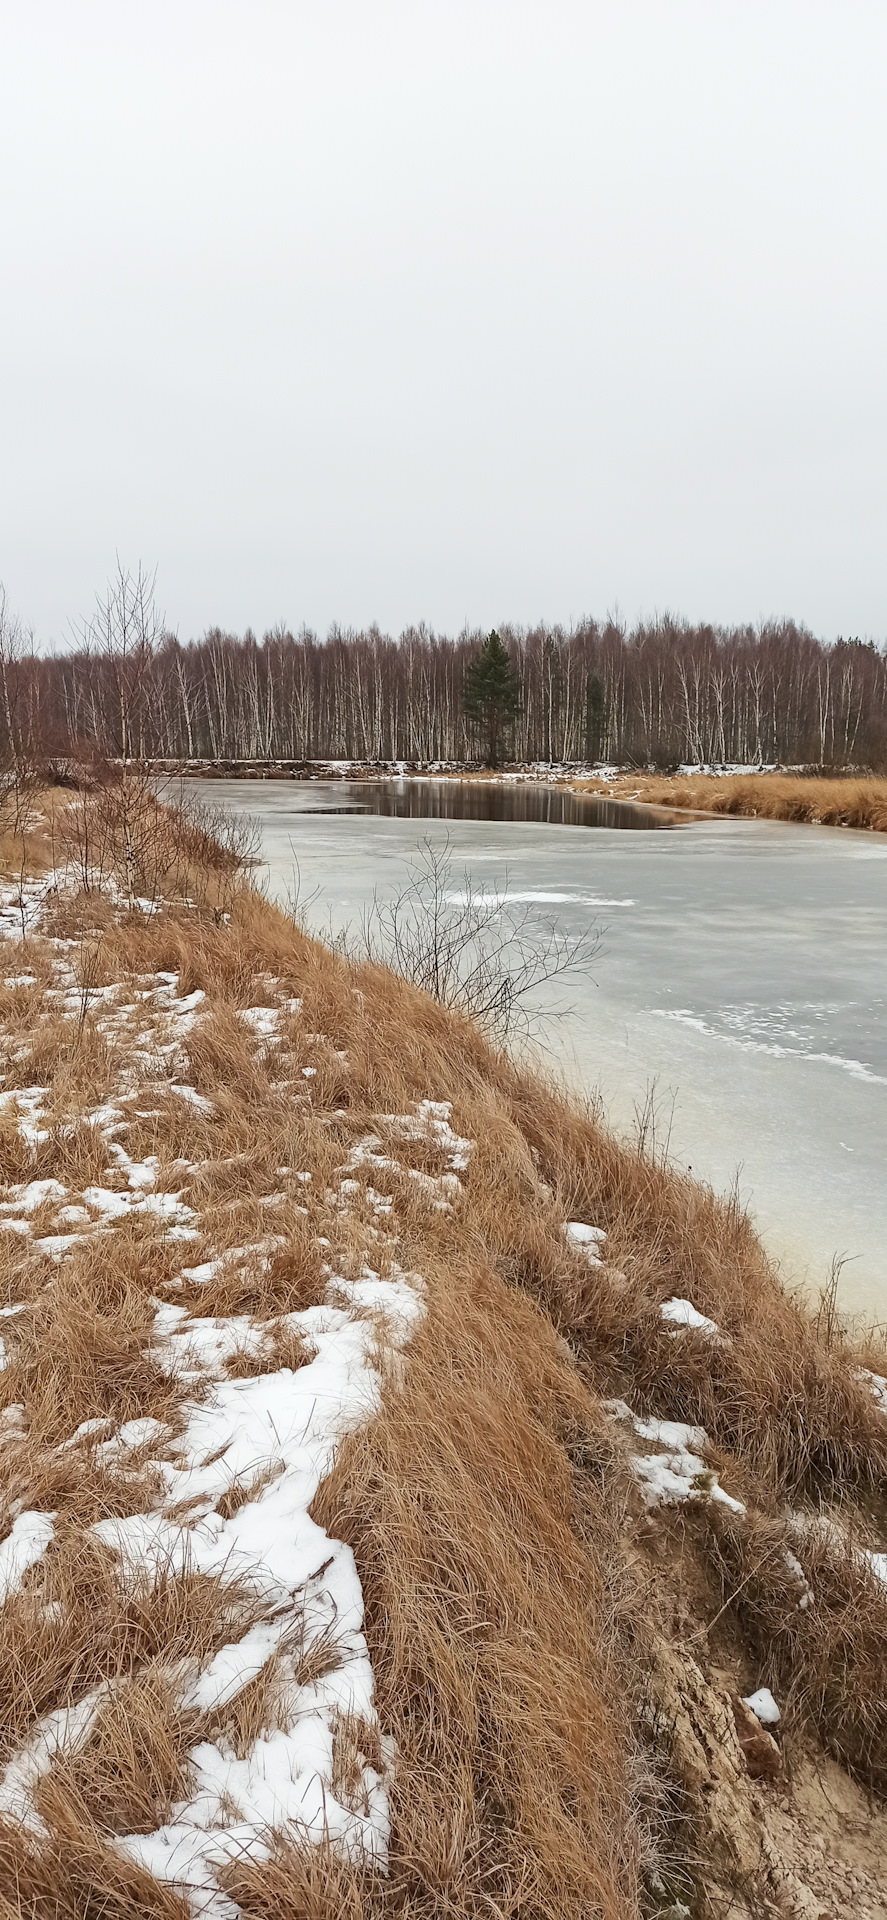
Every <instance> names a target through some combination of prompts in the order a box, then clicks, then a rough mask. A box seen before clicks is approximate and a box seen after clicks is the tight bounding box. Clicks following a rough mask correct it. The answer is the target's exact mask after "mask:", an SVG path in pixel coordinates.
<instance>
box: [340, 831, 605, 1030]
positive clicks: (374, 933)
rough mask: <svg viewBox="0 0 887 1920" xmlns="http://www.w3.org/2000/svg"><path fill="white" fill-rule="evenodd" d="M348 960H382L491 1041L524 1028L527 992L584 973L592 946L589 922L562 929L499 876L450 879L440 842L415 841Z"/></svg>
mask: <svg viewBox="0 0 887 1920" xmlns="http://www.w3.org/2000/svg"><path fill="white" fill-rule="evenodd" d="M341 944H342V947H343V949H344V951H345V952H346V953H348V954H350V956H351V957H352V958H359V959H363V960H369V961H371V962H373V963H374V964H375V965H377V966H387V967H392V968H393V969H394V971H395V972H396V973H399V974H401V975H402V976H403V978H404V979H405V980H409V981H411V982H412V984H413V985H414V986H416V987H420V988H421V989H422V990H423V992H425V993H429V994H430V995H431V997H432V999H434V1000H437V1001H439V1003H440V1004H441V1005H442V1006H444V1007H454V1008H458V1009H459V1010H460V1011H461V1012H462V1013H465V1014H467V1015H468V1017H469V1019H471V1020H474V1021H475V1022H476V1023H477V1024H478V1026H480V1027H482V1028H483V1029H484V1030H485V1032H487V1033H489V1034H490V1035H491V1036H492V1037H493V1038H494V1039H495V1040H497V1041H498V1042H499V1043H500V1044H504V1042H506V1041H507V1040H509V1039H512V1038H514V1037H515V1036H516V1035H518V1036H520V1035H523V1034H525V1033H526V1032H527V1030H528V1023H529V1009H528V1006H527V1002H528V1001H529V999H530V996H531V995H532V994H533V993H534V992H535V991H536V990H537V989H539V988H540V987H543V986H545V985H547V984H548V982H550V981H552V980H555V979H559V978H562V977H563V976H564V975H566V974H576V973H587V972H588V970H589V968H590V967H591V964H592V962H593V960H594V958H595V956H596V954H597V953H598V952H599V949H600V944H601V935H600V931H599V929H598V928H597V927H596V926H592V927H590V928H589V929H588V930H587V931H586V932H583V933H581V934H578V935H571V936H566V935H564V933H563V932H562V931H561V929H560V928H559V927H558V926H557V924H556V922H555V921H553V920H539V919H538V918H537V916H536V915H535V914H534V912H533V910H532V908H531V906H529V905H518V906H517V907H515V906H513V905H511V904H510V903H509V900H508V885H507V880H506V882H505V883H504V884H503V885H501V886H500V885H499V884H498V883H497V884H496V885H494V886H493V887H492V888H490V889H487V888H484V887H480V886H478V884H477V882H476V881H475V880H473V879H472V877H471V875H470V874H469V873H468V872H467V871H466V872H465V873H463V874H462V875H461V877H459V878H458V879H457V876H456V873H455V869H454V865H453V861H452V858H451V854H450V847H449V842H446V843H445V844H444V846H443V847H442V848H441V847H437V846H435V844H434V843H433V842H432V841H431V840H425V841H423V843H422V846H421V848H420V850H419V853H418V855H417V856H416V858H415V860H413V861H411V862H410V865H409V878H408V880H407V882H406V884H405V886H403V887H402V888H401V890H400V892H399V893H397V894H396V895H395V896H394V898H393V899H390V900H384V899H381V898H380V897H379V896H378V895H376V896H375V898H374V900H373V905H372V906H371V907H370V908H369V910H368V912H367V913H366V914H365V915H364V917H363V921H362V923H361V928H360V933H359V936H358V938H357V939H356V940H352V939H351V938H350V936H349V935H348V934H346V935H345V936H344V937H343V940H342V942H341Z"/></svg>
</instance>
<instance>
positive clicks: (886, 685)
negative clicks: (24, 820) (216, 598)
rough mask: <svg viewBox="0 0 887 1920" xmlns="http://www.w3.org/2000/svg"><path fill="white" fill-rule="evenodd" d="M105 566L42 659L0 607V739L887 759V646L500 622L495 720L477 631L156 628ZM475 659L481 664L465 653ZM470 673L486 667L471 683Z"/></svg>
mask: <svg viewBox="0 0 887 1920" xmlns="http://www.w3.org/2000/svg"><path fill="white" fill-rule="evenodd" d="M150 588H151V582H150V580H146V578H145V576H144V575H143V574H142V573H139V574H138V575H137V576H135V577H131V576H129V575H128V574H126V573H124V572H122V571H121V572H120V573H119V575H118V577H117V579H116V580H115V581H114V582H113V583H112V585H111V587H110V588H109V592H108V596H107V598H106V599H105V600H102V601H100V603H99V608H98V613H97V615H96V617H95V619H94V620H93V621H92V622H91V623H90V625H89V627H88V628H87V629H85V630H84V634H83V641H82V644H80V645H78V646H76V647H75V648H74V650H73V651H71V652H68V653H59V654H56V655H52V656H44V657H39V656H36V655H35V654H34V653H33V651H32V650H30V649H29V648H28V647H27V646H26V645H24V644H23V643H22V635H21V633H20V631H19V630H18V629H17V628H16V627H15V624H14V623H13V622H11V621H10V619H9V617H8V616H7V615H5V614H2V613H0V738H5V751H6V753H7V756H8V753H9V751H10V750H11V749H12V748H14V747H15V746H16V743H17V747H18V750H19V751H21V752H24V751H25V750H26V749H28V750H30V751H32V752H38V751H39V752H41V753H43V754H44V755H61V754H64V753H70V752H75V753H77V752H86V751H92V752H99V753H102V754H104V755H107V756H109V757H114V758H121V757H122V758H124V759H126V758H128V757H130V756H132V757H137V758H152V759H162V760H174V761H187V760H204V761H213V762H233V761H244V760H246V761H280V760H283V761H306V760H357V761H366V762H374V761H391V760H402V761H406V762H410V763H417V762H418V763H422V764H426V765H427V764H428V763H433V762H435V761H459V762H465V761H472V760H479V759H484V758H489V757H490V740H491V738H492V739H493V743H494V755H495V757H496V758H500V757H501V758H504V759H509V760H515V761H543V762H592V761H599V762H600V761H604V762H618V763H620V764H629V765H637V766H653V767H657V768H668V767H673V766H676V765H678V764H680V763H682V762H693V763H699V762H718V761H742V762H755V763H761V762H764V763H766V762H772V761H775V762H781V763H783V764H803V765H821V766H829V767H831V766H847V765H854V766H866V767H871V768H885V767H887V654H885V652H884V650H883V649H881V648H878V647H876V646H875V645H874V643H873V642H871V641H861V640H856V639H853V640H838V641H836V642H835V643H833V644H830V645H829V644H825V643H824V642H823V641H821V640H818V639H816V638H815V636H814V635H813V634H812V633H810V632H808V631H807V630H806V629H805V628H804V627H800V626H797V625H795V624H794V622H792V621H782V622H779V623H774V624H771V625H763V626H760V627H754V628H753V627H730V628H727V627H713V626H692V625H690V624H689V623H687V622H684V621H680V620H675V619H670V618H666V619H659V620H656V621H650V622H644V623H641V624H639V625H637V626H635V627H634V628H632V629H631V630H630V631H629V630H627V629H626V628H623V627H621V626H619V625H617V624H616V623H615V622H613V621H612V620H609V621H604V622H598V621H596V620H590V619H589V620H582V621H580V622H579V623H578V625H576V626H575V627H573V628H571V629H570V630H569V631H568V630H566V629H564V628H562V627H558V626H553V627H546V626H536V627H529V628H515V627H505V626H503V627H501V628H500V629H499V635H500V637H501V642H502V646H503V648H504V650H505V653H506V654H507V660H508V667H509V671H510V682H509V684H508V686H507V687H506V691H505V693H504V695H503V699H502V701H501V702H500V703H499V706H498V707H497V710H496V714H495V721H494V724H493V726H492V731H491V708H490V692H489V684H490V683H489V673H490V671H493V673H494V677H495V673H496V672H499V671H500V669H499V668H498V667H496V665H495V662H493V665H492V667H490V663H489V662H487V664H486V666H484V663H483V645H484V639H485V636H484V635H483V634H481V633H462V634H460V635H459V636H458V638H454V639H451V638H447V637H446V636H444V635H441V634H436V633H433V632H432V631H430V630H429V629H428V628H427V627H425V626H420V627H410V628H408V629H407V630H406V631H405V632H404V633H402V634H400V636H399V637H398V638H396V639H395V638H392V637H391V636H389V635H387V634H383V633H380V632H379V630H378V629H377V628H375V627H371V628H369V629H368V630H366V631H361V632H353V631H348V632H343V631H341V630H340V629H339V628H337V627H334V628H333V629H332V630H331V632H330V633H329V634H328V635H327V636H326V638H325V639H320V638H318V636H317V635H316V634H314V633H311V632H309V631H308V630H307V629H304V628H303V629H302V630H301V631H300V632H299V633H296V634H294V633H291V632H290V631H289V630H288V629H287V628H285V627H277V628H275V629H273V630H272V631H271V632H270V633H266V634H265V636H264V638H263V639H262V640H258V639H256V637H255V636H254V635H253V634H252V633H251V632H247V633H246V634H244V635H242V636H238V635H236V634H229V633H223V632H221V631H220V630H219V629H218V628H213V629H211V630H210V631H209V632H207V633H206V634H204V636H203V637H202V639H199V640H191V641H188V642H185V643H183V642H181V641H180V640H178V639H177V638H176V637H175V636H173V635H171V634H169V633H168V632H165V631H164V630H163V625H162V622H161V621H160V620H159V618H158V616H157V614H156V612H155V609H154V604H153V598H152V595H151V591H150ZM479 661H480V662H481V668H480V669H479V668H478V662H479ZM485 674H486V679H485V677H484V676H485Z"/></svg>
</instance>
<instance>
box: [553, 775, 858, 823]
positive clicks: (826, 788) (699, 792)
mask: <svg viewBox="0 0 887 1920" xmlns="http://www.w3.org/2000/svg"><path fill="white" fill-rule="evenodd" d="M577 790H580V791H584V792H591V791H597V790H598V789H597V788H595V786H594V783H593V782H591V781H583V782H581V783H577ZM600 791H601V792H603V791H606V792H607V793H608V794H611V795H613V796H614V797H615V798H616V799H620V798H629V797H631V798H632V799H634V798H637V799H639V800H644V801H646V802H647V803H648V804H649V805H651V806H657V807H681V808H684V809H686V810H688V811H693V810H699V811H702V812H705V813H727V814H744V815H747V816H752V817H754V818H756V819H759V820H796V821H806V822H813V823H815V824H817V825H819V826H824V827H858V828H868V829H870V830H871V831H872V832H874V833H887V780H885V779H879V778H874V777H873V778H870V779H860V778H859V777H858V776H857V775H855V774H842V775H838V776H836V777H832V778H829V777H825V778H821V777H819V776H818V775H816V776H810V775H804V774H794V773H737V774H723V775H719V774H704V773H694V774H674V775H670V776H660V775H652V774H638V775H634V774H627V775H624V776H622V777H620V779H619V780H618V781H617V782H615V783H609V782H608V784H607V786H606V789H604V788H600Z"/></svg>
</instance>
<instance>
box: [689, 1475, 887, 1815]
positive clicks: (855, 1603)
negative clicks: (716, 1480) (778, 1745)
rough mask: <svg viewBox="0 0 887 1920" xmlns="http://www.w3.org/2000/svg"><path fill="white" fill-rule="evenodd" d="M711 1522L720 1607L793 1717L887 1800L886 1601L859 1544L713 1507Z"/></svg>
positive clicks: (711, 1549)
mask: <svg viewBox="0 0 887 1920" xmlns="http://www.w3.org/2000/svg"><path fill="white" fill-rule="evenodd" d="M707 1517H708V1525H709V1529H710V1540H709V1561H710V1564H711V1565H713V1566H714V1567H715V1568H716V1570H717V1572H718V1574H719V1576H720V1580H721V1593H722V1602H723V1604H724V1605H725V1606H727V1607H729V1608H730V1610H731V1611H732V1613H733V1615H734V1617H735V1619H736V1621H737V1622H738V1623H739V1625H740V1627H741V1630H742V1634H743V1638H744V1640H745V1643H746V1645H747V1646H748V1647H749V1648H750V1649H751V1650H753V1652H754V1653H755V1654H756V1656H757V1666H758V1671H759V1672H761V1673H764V1674H766V1676H767V1679H768V1683H769V1684H771V1685H772V1686H773V1687H774V1689H778V1691H779V1694H780V1697H781V1698H782V1700H783V1702H784V1705H785V1708H786V1710H787V1712H788V1713H789V1714H791V1715H793V1716H794V1717H795V1718H796V1719H797V1720H798V1721H800V1722H802V1723H803V1722H804V1721H808V1722H810V1723H812V1724H813V1725H814V1726H815V1727H816V1728H817V1730H818V1732H819V1734H820V1736H821V1738H822V1741H823V1744H824V1746H825V1747H826V1748H827V1750H828V1751H829V1752H831V1753H832V1754H833V1755H834V1756H835V1758H836V1759H838V1760H840V1761H841V1762H842V1764H843V1765H844V1766H846V1767H848V1768H849V1769H850V1770H851V1771H852V1772H853V1773H854V1774H855V1775H856V1776H857V1778H859V1779H860V1780H861V1781H862V1782H863V1784H864V1785H865V1786H866V1788H867V1789H868V1790H869V1791H870V1792H873V1793H877V1794H880V1795H881V1796H882V1797H884V1796H887V1693H885V1688H884V1675H885V1672H887V1604H885V1597H884V1586H883V1582H882V1581H881V1580H879V1578H878V1576H877V1575H876V1573H875V1572H874V1571H873V1570H872V1568H871V1567H870V1566H869V1565H868V1564H867V1562H866V1560H865V1558H864V1556H863V1554H862V1552H861V1551H860V1544H859V1539H858V1537H857V1538H856V1539H854V1536H853V1532H852V1531H850V1532H848V1533H847V1534H846V1536H845V1535H843V1534H842V1533H839V1532H838V1531H837V1530H836V1529H834V1528H832V1529H831V1530H830V1531H829V1533H825V1532H823V1533H817V1532H816V1531H815V1530H814V1529H804V1531H803V1533H802V1535H801V1536H800V1538H799V1536H798V1532H797V1529H792V1528H790V1527H787V1526H786V1523H785V1521H784V1520H774V1521H769V1522H768V1521H764V1520H762V1519H761V1518H760V1517H755V1518H753V1519H751V1520H749V1519H746V1520H745V1521H744V1522H742V1523H741V1524H740V1523H739V1522H738V1521H737V1519H736V1517H735V1516H734V1515H732V1514H730V1513H727V1512H725V1511H724V1510H723V1509H717V1508H711V1509H709V1510H708V1515H707ZM786 1549H788V1550H789V1551H790V1552H793V1553H794V1554H795V1555H796V1556H798V1555H800V1556H801V1557H802V1559H801V1563H802V1565H803V1569H804V1574H805V1577H806V1579H807V1581H808V1583H809V1587H810V1591H811V1594H812V1599H811V1601H810V1604H809V1605H807V1606H806V1607H804V1608H802V1607H800V1606H799V1597H800V1596H799V1583H798V1579H797V1576H796V1575H794V1574H793V1573H792V1571H791V1568H790V1565H789V1564H788V1562H787V1560H786Z"/></svg>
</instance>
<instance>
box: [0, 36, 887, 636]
mask: <svg viewBox="0 0 887 1920" xmlns="http://www.w3.org/2000/svg"><path fill="white" fill-rule="evenodd" d="M885 75H887V5H885V4H884V0H872V3H871V4H865V3H864V0H831V4H819V3H818V0H766V3H764V4H760V3H759V0H737V3H736V4H734V3H733V0H699V3H698V4H694V3H693V0H600V3H596V0H464V3H463V0H433V3H431V4H426V3H425V0H280V3H279V4H277V3H275V0H175V4H168V0H151V4H150V5H147V4H144V0H140V4H134V3H133V0H113V3H112V4H104V0H73V4H72V0H3V4H2V9H0V165H2V196H0V274H2V283H3V292H2V300H0V381H2V394H0V399H2V409H0V421H2V461H0V580H4V581H5V583H6V587H7V590H8V593H9V596H10V599H11V601H12V603H13V605H14V606H15V607H16V608H17V609H18V611H19V612H20V613H21V615H22V616H23V618H24V619H25V620H26V621H28V622H29V623H32V624H33V626H34V628H35V631H36V636H37V639H38V642H40V643H41V644H50V643H55V644H64V643H65V640H66V635H67V634H68V632H69V623H70V622H71V621H72V620H76V618H77V617H78V616H80V615H83V614H88V613H89V611H90V609H91V606H92V602H93V594H94V590H95V588H96V587H97V586H99V585H101V584H102V583H103V582H104V581H105V579H106V578H107V576H108V574H109V572H110V571H111V569H112V567H113V565H114V557H115V553H116V552H119V554H120V556H121V558H122V559H124V560H125V561H127V562H128V563H129V564H133V565H134V564H135V563H136V562H137V561H138V560H139V559H140V558H141V559H142V560H143V561H145V562H146V563H147V564H149V565H151V566H154V565H156V566H157V569H158V593H159V597H160V600H161V602H162V605H163V606H164V607H165V609H166V612H167V616H168V620H169V623H170V624H171V626H173V627H174V628H176V629H177V630H178V632H179V634H180V635H181V637H182V638H187V637H189V636H190V635H193V634H197V633H199V632H201V631H203V629H204V628H205V627H207V626H209V625H214V624H219V625H222V626H225V627H228V628H230V629H233V630H242V629H243V628H244V627H246V626H247V625H248V624H251V625H252V626H253V628H254V629H255V630H256V631H258V632H261V631H262V630H263V629H264V628H266V627H268V626H270V625H271V624H273V623H274V622H276V621H278V620H283V621H286V622H288V623H289V624H291V625H292V626H294V627H296V626H298V625H299V624H300V623H301V622H302V621H306V622H307V623H308V624H309V625H312V626H314V627H315V628H317V629H319V630H320V631H321V632H323V631H325V630H326V628H327V627H328V625H329V624H330V623H331V622H332V621H334V620H338V621H339V622H340V623H341V624H342V625H349V624H352V625H366V624H368V623H369V622H370V621H372V620H377V621H378V622H379V624H380V625H381V626H382V627H384V628H387V629H389V630H398V629H399V628H401V627H402V626H404V625H406V624H408V623H409V622H412V621H415V622H417V621H419V620H421V619H425V620H427V621H428V622H430V623H431V624H433V625H434V626H436V627H437V628H438V629H444V630H450V631H452V630H457V629H458V628H459V627H461V626H462V624H463V623H464V622H466V621H467V622H468V623H469V624H471V625H472V626H473V625H476V624H477V625H480V624H482V625H484V626H486V625H488V624H490V623H492V622H494V621H504V620H507V619H512V620H515V621H520V622H532V621H535V620H537V619H539V618H543V617H544V618H547V619H548V620H549V621H554V620H560V621H564V622H569V621H570V620H573V619H577V618H578V617H579V616H581V615H582V614H583V613H586V612H596V613H598V614H603V613H605V612H606V611H607V610H614V609H618V610H619V611H620V612H621V613H622V615H623V616H624V617H626V618H628V619H633V618H634V617H635V616H636V615H637V614H639V613H644V614H653V613H655V612H657V611H658V612H662V611H665V610H667V609H668V610H671V611H675V612H682V613H685V614H686V615H687V616H688V617H691V618H703V617H705V618H710V619H713V620H721V621H732V620H738V619H751V620H756V619H758V618H760V617H765V616H768V615H771V614H776V615H779V614H784V613H792V614H794V615H795V616H796V617H797V618H799V619H804V620H807V621H808V622H809V623H810V624H811V625H812V626H813V627H814V628H815V629H816V630H817V631H819V632H821V633H823V634H825V635H826V636H829V637H831V636H833V635H835V634H837V633H839V632H843V633H845V634H846V633H857V632H858V633H862V634H871V635H874V636H875V637H880V636H883V635H884V634H885V633H887V572H885V560H887V541H885V533H887V511H885V509H887V431H885V428H887V418H885V415H887V404H885V397H887V379H885V314H887V305H885V292H887V286H885V282H887V272H885V206H887V202H885V187H887V120H885V107H884V99H885V93H884V89H885Z"/></svg>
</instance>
